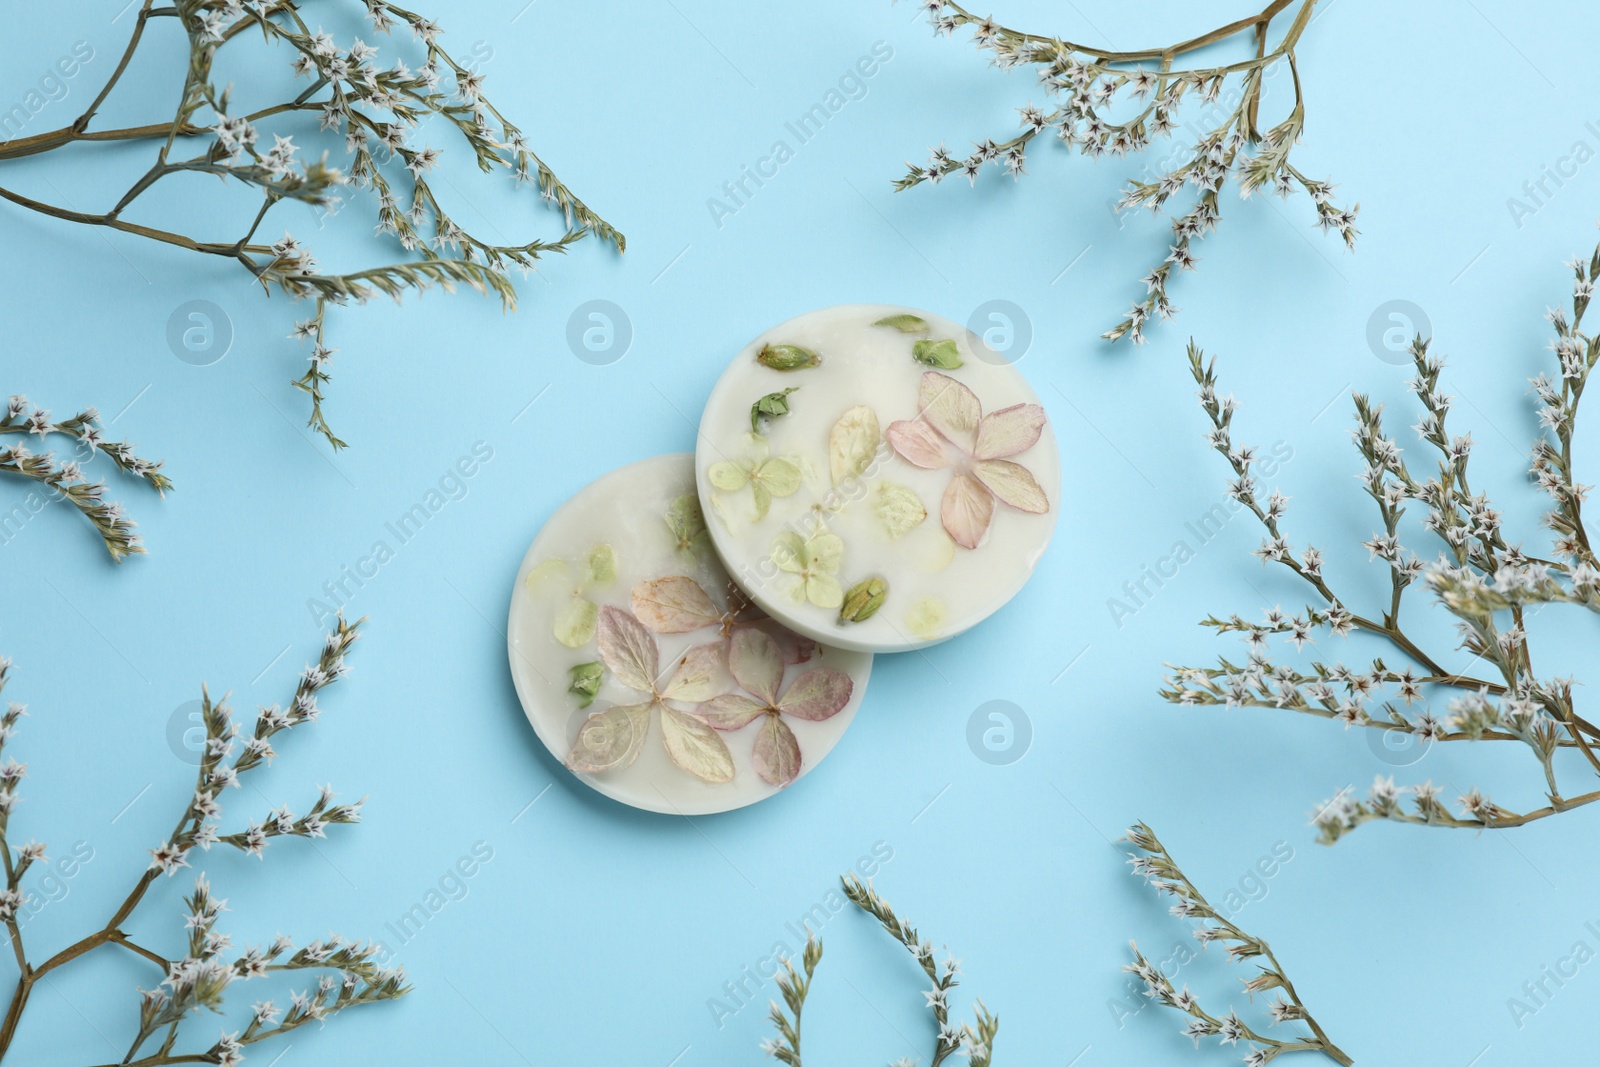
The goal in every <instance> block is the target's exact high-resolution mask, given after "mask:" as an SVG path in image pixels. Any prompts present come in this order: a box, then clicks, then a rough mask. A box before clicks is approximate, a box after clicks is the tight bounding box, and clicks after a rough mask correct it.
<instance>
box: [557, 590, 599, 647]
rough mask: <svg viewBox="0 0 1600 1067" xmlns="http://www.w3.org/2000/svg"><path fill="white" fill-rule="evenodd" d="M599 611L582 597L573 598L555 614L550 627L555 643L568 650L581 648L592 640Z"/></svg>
mask: <svg viewBox="0 0 1600 1067" xmlns="http://www.w3.org/2000/svg"><path fill="white" fill-rule="evenodd" d="M599 618H600V609H599V608H597V607H595V605H594V604H593V603H591V602H589V601H587V600H584V599H583V598H582V597H573V598H572V599H571V600H569V601H567V602H566V604H564V605H563V606H562V608H561V610H560V611H558V612H556V619H555V624H554V626H553V627H552V629H553V631H554V633H555V637H556V640H557V641H560V642H561V643H562V644H563V645H566V646H567V647H568V648H582V647H583V646H584V645H587V644H588V643H589V642H590V641H591V640H593V638H594V630H595V622H596V621H597V620H598V619H599Z"/></svg>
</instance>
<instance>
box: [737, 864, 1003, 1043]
mask: <svg viewBox="0 0 1600 1067" xmlns="http://www.w3.org/2000/svg"><path fill="white" fill-rule="evenodd" d="M839 881H840V883H841V884H842V886H843V887H844V893H845V896H846V897H848V898H849V899H850V902H851V903H852V904H854V905H855V906H856V907H858V908H860V909H861V910H862V911H864V912H866V913H867V914H869V915H871V916H872V917H873V918H875V919H877V920H878V923H879V924H880V925H881V926H882V927H883V928H884V930H886V931H887V932H888V934H889V936H890V937H892V938H894V939H895V940H896V941H898V942H900V944H902V945H904V946H905V947H906V951H908V952H910V953H911V956H912V958H913V959H915V960H916V961H917V966H919V967H921V968H922V972H923V973H924V974H925V975H927V976H928V980H929V981H930V982H932V983H933V987H932V988H931V989H929V990H927V991H925V992H924V993H923V994H922V996H923V999H925V1000H926V1001H927V1002H928V1010H929V1012H930V1013H931V1014H932V1016H933V1022H934V1025H935V1026H937V1027H938V1037H937V1038H936V1039H935V1043H934V1050H933V1060H932V1061H931V1063H932V1067H939V1064H941V1063H943V1062H944V1061H945V1060H946V1059H948V1058H949V1057H950V1056H952V1055H953V1054H955V1053H956V1052H962V1053H964V1054H965V1055H966V1056H967V1057H968V1062H970V1063H972V1064H974V1065H975V1067H988V1065H989V1064H990V1063H991V1062H992V1059H993V1057H994V1039H995V1035H996V1034H997V1033H999V1031H1000V1019H999V1016H996V1015H991V1014H990V1013H989V1010H988V1009H987V1008H985V1007H984V1006H983V1001H981V1000H980V1001H978V1002H977V1004H976V1006H975V1007H974V1009H973V1015H974V1019H973V1022H972V1023H971V1024H965V1023H962V1024H957V1023H953V1022H951V1021H950V991H951V990H952V989H954V988H955V987H956V986H958V985H960V984H961V983H960V981H959V979H958V977H957V976H958V975H960V973H961V965H960V961H958V960H956V959H955V958H954V957H953V956H949V955H947V956H946V957H945V959H944V961H943V962H942V963H935V962H934V959H933V945H932V944H931V943H929V942H927V941H924V940H922V939H921V938H920V937H919V936H918V935H917V931H916V929H915V928H914V927H912V926H910V925H909V924H908V923H906V922H905V921H903V920H902V919H900V917H899V916H897V915H895V913H894V909H893V908H891V907H890V906H889V902H888V901H886V900H884V899H883V898H882V897H880V896H879V895H878V893H877V891H876V890H875V889H873V888H872V886H871V885H870V884H868V883H866V882H863V881H861V879H859V878H857V877H856V876H855V875H846V876H845V877H843V878H841V879H840V880H839ZM821 959H822V942H820V941H818V940H816V938H814V937H809V936H808V937H807V940H806V948H805V953H804V955H803V957H802V965H803V966H804V968H805V974H804V976H801V974H800V973H799V972H798V971H796V970H795V967H794V964H793V963H791V962H790V961H788V960H784V961H783V971H782V972H780V973H779V975H778V979H777V980H778V990H779V992H780V993H781V994H782V995H783V1000H784V1003H785V1004H786V1005H787V1006H788V1014H785V1012H784V1009H783V1008H782V1007H780V1006H779V1005H777V1004H776V1003H774V1004H773V1005H772V1006H771V1008H770V1009H769V1015H770V1018H771V1019H772V1024H773V1026H775V1027H776V1028H777V1030H778V1036H777V1038H776V1039H772V1040H767V1041H764V1042H762V1045H761V1048H762V1050H763V1051H764V1052H766V1053H767V1054H768V1055H769V1056H772V1057H774V1058H776V1059H777V1060H778V1061H779V1062H780V1063H784V1064H787V1065H788V1067H801V1065H800V1013H801V1009H802V1008H804V1006H805V999H806V994H807V993H809V992H810V990H811V977H812V974H813V972H815V971H816V969H817V964H818V962H820V961H821ZM912 1062H913V1061H912V1060H910V1059H899V1060H896V1061H895V1062H894V1064H891V1065H890V1067H902V1065H904V1067H909V1065H910V1064H911V1063H912Z"/></svg>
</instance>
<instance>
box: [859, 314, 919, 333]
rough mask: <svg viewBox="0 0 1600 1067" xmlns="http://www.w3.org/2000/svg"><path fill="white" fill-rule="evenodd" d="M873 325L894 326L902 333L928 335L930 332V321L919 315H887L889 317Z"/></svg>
mask: <svg viewBox="0 0 1600 1067" xmlns="http://www.w3.org/2000/svg"><path fill="white" fill-rule="evenodd" d="M872 325H874V326H892V327H894V328H895V329H897V330H899V331H900V332H901V333H927V332H928V320H926V319H924V318H922V317H921V316H919V315H887V316H885V317H883V318H881V319H879V320H878V321H877V322H875V323H873V324H872Z"/></svg>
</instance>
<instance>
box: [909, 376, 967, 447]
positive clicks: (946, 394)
mask: <svg viewBox="0 0 1600 1067" xmlns="http://www.w3.org/2000/svg"><path fill="white" fill-rule="evenodd" d="M917 406H918V407H919V408H921V409H922V417H923V418H924V419H927V420H928V422H929V423H930V424H931V425H932V426H933V428H934V429H935V430H938V431H939V432H940V433H941V434H943V435H944V436H945V439H946V440H948V441H950V442H952V443H953V444H956V445H960V446H961V447H963V448H966V449H968V450H970V449H971V446H972V434H973V432H974V431H975V430H977V428H978V420H979V419H981V418H982V417H983V405H981V404H979V403H978V397H977V395H976V394H975V393H973V391H972V390H971V389H968V388H967V387H966V386H965V385H962V384H961V383H960V382H958V381H956V380H955V379H954V378H952V377H950V375H948V374H940V373H939V372H938V371H936V370H930V371H924V372H923V375H922V386H921V388H920V389H919V391H918V393H917Z"/></svg>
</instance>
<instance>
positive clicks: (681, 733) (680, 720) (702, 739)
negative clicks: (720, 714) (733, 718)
mask: <svg viewBox="0 0 1600 1067" xmlns="http://www.w3.org/2000/svg"><path fill="white" fill-rule="evenodd" d="M661 735H662V739H663V740H664V741H665V743H666V746H667V755H668V756H670V757H671V758H672V762H673V763H676V764H677V765H678V766H679V767H682V768H683V769H684V770H686V771H688V772H689V773H690V774H692V775H694V776H695V777H696V778H698V779H700V780H701V781H702V782H710V783H712V784H713V785H716V784H720V783H722V782H730V781H732V780H733V755H732V754H731V753H729V751H728V743H727V742H726V741H724V740H723V739H722V735H721V734H720V733H718V732H717V731H716V730H713V729H712V728H711V724H710V723H708V722H706V721H705V720H704V719H701V718H698V717H697V716H694V715H690V714H689V713H688V712H684V711H678V710H677V709H676V708H669V707H667V706H665V705H662V707H661Z"/></svg>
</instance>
